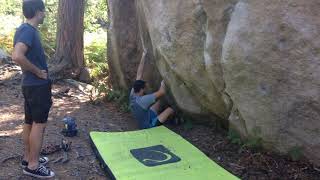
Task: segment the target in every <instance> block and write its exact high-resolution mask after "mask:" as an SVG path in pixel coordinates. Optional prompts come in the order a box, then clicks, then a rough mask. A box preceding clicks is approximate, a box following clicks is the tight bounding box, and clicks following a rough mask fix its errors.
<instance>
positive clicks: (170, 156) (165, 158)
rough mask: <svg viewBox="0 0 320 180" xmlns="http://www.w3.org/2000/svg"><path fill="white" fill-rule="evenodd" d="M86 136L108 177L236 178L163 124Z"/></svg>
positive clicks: (124, 179)
mask: <svg viewBox="0 0 320 180" xmlns="http://www.w3.org/2000/svg"><path fill="white" fill-rule="evenodd" d="M90 139H91V142H92V147H93V148H94V150H95V153H96V155H97V157H98V158H99V160H100V161H101V164H102V165H103V168H104V170H105V171H106V172H107V173H108V174H109V176H110V177H111V178H112V179H119V180H127V179H137V180H144V179H145V180H158V179H159V180H160V179H161V180H175V179H181V180H189V179H194V180H204V179H208V180H229V179H230V180H231V179H232V180H234V179H238V178H237V177H235V176H234V175H232V174H231V173H229V172H228V171H226V170H225V169H223V168H222V167H221V166H219V165H218V164H216V163H215V162H213V161H212V160H211V159H209V158H208V157H207V156H206V155H205V154H203V153H202V152H201V151H200V150H199V149H197V148H196V147H194V146H193V145H192V144H190V143H189V142H188V141H186V140H185V139H183V138H182V137H181V136H179V135H177V134H176V133H174V132H172V131H171V130H169V129H168V128H166V127H164V126H159V127H155V128H151V129H145V130H139V131H130V132H91V133H90Z"/></svg>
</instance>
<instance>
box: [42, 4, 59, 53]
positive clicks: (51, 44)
mask: <svg viewBox="0 0 320 180" xmlns="http://www.w3.org/2000/svg"><path fill="white" fill-rule="evenodd" d="M44 2H45V6H46V18H45V20H44V23H43V24H42V25H41V26H40V28H39V32H40V35H41V39H42V45H43V48H44V50H45V53H46V55H47V57H49V58H50V57H52V56H53V55H54V53H55V48H56V33H57V16H58V6H59V1H57V0H46V1H44Z"/></svg>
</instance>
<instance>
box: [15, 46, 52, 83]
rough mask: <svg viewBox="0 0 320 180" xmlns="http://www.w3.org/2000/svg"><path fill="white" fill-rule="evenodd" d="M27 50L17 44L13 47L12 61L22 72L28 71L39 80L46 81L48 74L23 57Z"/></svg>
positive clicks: (25, 47)
mask: <svg viewBox="0 0 320 180" xmlns="http://www.w3.org/2000/svg"><path fill="white" fill-rule="evenodd" d="M27 50H28V46H26V45H25V44H23V43H20V42H18V43H17V44H16V45H15V46H14V50H13V53H12V60H13V61H14V62H16V63H17V64H19V65H20V67H21V69H23V70H24V71H29V72H32V73H33V74H35V75H36V76H38V77H39V78H41V79H47V78H48V74H47V72H46V71H45V70H41V69H39V68H38V67H36V66H35V65H33V64H32V63H31V62H30V61H29V60H28V59H27V57H26V56H25V53H26V52H27Z"/></svg>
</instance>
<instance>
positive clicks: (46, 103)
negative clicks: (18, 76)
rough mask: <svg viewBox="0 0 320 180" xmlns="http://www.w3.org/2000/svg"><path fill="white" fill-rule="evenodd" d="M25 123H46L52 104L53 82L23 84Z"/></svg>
mask: <svg viewBox="0 0 320 180" xmlns="http://www.w3.org/2000/svg"><path fill="white" fill-rule="evenodd" d="M22 93H23V96H24V112H25V123H26V124H30V125H32V123H33V122H35V123H46V122H47V121H48V115H49V111H50V108H51V105H52V100H51V96H52V95H51V83H48V84H44V85H38V86H22Z"/></svg>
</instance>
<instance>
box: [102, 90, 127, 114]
mask: <svg viewBox="0 0 320 180" xmlns="http://www.w3.org/2000/svg"><path fill="white" fill-rule="evenodd" d="M106 99H107V100H108V101H114V102H116V103H117V104H118V106H119V107H120V110H121V111H124V112H129V111H130V107H129V94H128V92H126V91H119V90H108V92H107V96H106Z"/></svg>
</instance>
